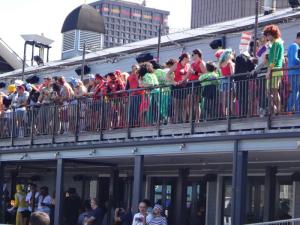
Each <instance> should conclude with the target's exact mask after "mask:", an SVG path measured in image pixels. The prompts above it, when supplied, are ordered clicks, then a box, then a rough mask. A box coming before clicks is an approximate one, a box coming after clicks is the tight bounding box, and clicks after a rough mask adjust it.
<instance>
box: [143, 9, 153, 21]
mask: <svg viewBox="0 0 300 225" xmlns="http://www.w3.org/2000/svg"><path fill="white" fill-rule="evenodd" d="M143 19H144V20H146V21H150V20H152V14H151V12H148V11H146V12H144V13H143Z"/></svg>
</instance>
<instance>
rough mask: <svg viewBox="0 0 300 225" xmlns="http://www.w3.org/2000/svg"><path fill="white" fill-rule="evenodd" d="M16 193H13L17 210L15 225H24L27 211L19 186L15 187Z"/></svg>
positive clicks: (24, 195)
mask: <svg viewBox="0 0 300 225" xmlns="http://www.w3.org/2000/svg"><path fill="white" fill-rule="evenodd" d="M16 190H17V193H15V206H14V208H17V214H16V225H26V224H27V219H28V216H27V215H26V214H27V212H29V211H28V207H27V203H26V194H25V192H24V191H23V188H22V186H21V185H20V184H17V186H16Z"/></svg>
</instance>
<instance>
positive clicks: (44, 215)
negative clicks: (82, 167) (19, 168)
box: [5, 183, 167, 225]
mask: <svg viewBox="0 0 300 225" xmlns="http://www.w3.org/2000/svg"><path fill="white" fill-rule="evenodd" d="M26 187H27V191H26ZM6 202H7V207H6V216H5V221H6V222H7V223H10V224H15V225H28V224H29V225H51V224H54V211H55V193H53V195H50V194H49V189H48V187H47V186H43V187H41V188H39V189H38V188H37V185H36V184H34V183H31V184H28V185H20V184H17V185H16V193H15V194H14V199H12V200H10V199H9V197H8V195H7V198H6ZM159 203H160V202H157V203H156V204H155V205H154V206H153V207H152V205H151V202H150V201H149V200H147V199H145V200H143V201H141V202H140V203H139V207H138V208H139V212H138V213H137V214H135V215H133V214H132V211H131V208H130V207H127V208H126V207H125V206H124V204H122V203H119V204H118V205H116V204H113V203H112V201H110V200H109V201H107V202H105V203H99V202H98V201H97V199H96V198H91V199H88V200H83V199H81V198H80V197H79V195H78V194H77V192H76V189H75V188H69V189H68V190H67V191H66V192H65V193H64V199H63V201H62V224H63V225H112V224H114V225H167V218H166V215H165V214H164V212H165V211H164V209H163V207H162V206H161V205H160V204H159ZM35 217H37V218H35ZM38 219H40V220H43V221H44V222H46V223H45V224H39V223H35V222H34V220H38Z"/></svg>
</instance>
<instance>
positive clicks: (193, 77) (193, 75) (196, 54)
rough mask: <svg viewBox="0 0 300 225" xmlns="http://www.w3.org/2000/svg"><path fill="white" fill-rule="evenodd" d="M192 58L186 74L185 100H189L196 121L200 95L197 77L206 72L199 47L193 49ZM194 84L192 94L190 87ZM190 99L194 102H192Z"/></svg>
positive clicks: (198, 116) (198, 118) (198, 117)
mask: <svg viewBox="0 0 300 225" xmlns="http://www.w3.org/2000/svg"><path fill="white" fill-rule="evenodd" d="M192 59H193V63H192V64H191V67H190V69H189V75H188V81H189V84H188V87H189V89H190V90H189V95H188V98H187V101H189V108H191V107H192V105H194V106H193V111H194V118H193V120H195V121H198V122H199V120H200V113H201V112H200V106H199V102H200V97H201V88H200V82H199V77H200V76H201V75H202V74H205V73H206V72H207V70H206V65H205V62H204V60H203V58H202V52H201V51H200V50H199V49H195V50H193V53H192ZM193 86H194V95H193V96H191V94H192V87H193ZM192 101H193V102H194V104H192Z"/></svg>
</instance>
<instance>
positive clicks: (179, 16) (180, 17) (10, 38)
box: [0, 0, 191, 61]
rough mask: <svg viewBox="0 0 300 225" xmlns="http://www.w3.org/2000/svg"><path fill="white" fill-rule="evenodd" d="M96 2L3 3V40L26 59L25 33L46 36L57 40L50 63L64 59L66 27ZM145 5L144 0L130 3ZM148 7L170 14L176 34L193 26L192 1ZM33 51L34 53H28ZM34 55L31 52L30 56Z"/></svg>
mask: <svg viewBox="0 0 300 225" xmlns="http://www.w3.org/2000/svg"><path fill="white" fill-rule="evenodd" d="M94 1H95V0H1V7H0V27H1V29H0V38H1V39H2V40H4V41H5V42H6V43H7V44H8V45H9V46H10V47H11V48H12V49H13V50H14V51H15V52H16V53H17V54H18V55H19V56H20V57H21V58H23V51H24V50H23V49H24V40H23V39H22V37H21V36H20V35H21V34H42V33H43V34H44V36H45V37H47V38H50V39H52V40H54V43H53V44H52V49H51V50H50V61H53V60H59V59H60V57H61V47H62V34H61V33H60V31H61V27H62V24H63V22H64V19H65V18H66V16H67V15H68V14H69V13H70V12H71V11H72V10H73V9H75V8H76V7H77V6H79V5H81V4H84V3H87V4H88V3H91V2H94ZM127 1H131V2H138V3H141V2H142V0H127ZM147 6H149V7H153V8H158V9H162V10H168V11H170V16H169V26H170V32H171V33H173V32H175V31H178V30H180V29H186V28H189V27H190V21H191V0H147ZM27 52H30V51H27ZM29 57H30V53H28V57H27V58H29Z"/></svg>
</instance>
